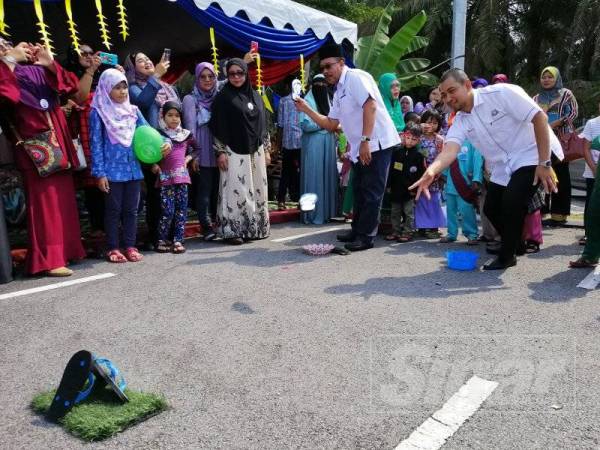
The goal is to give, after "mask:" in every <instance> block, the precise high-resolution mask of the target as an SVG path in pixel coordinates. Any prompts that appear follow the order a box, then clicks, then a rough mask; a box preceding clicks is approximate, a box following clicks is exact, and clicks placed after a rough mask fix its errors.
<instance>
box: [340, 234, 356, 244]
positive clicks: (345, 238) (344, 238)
mask: <svg viewBox="0 0 600 450" xmlns="http://www.w3.org/2000/svg"><path fill="white" fill-rule="evenodd" d="M335 238H336V239H337V240H338V241H340V242H354V241H355V240H356V235H355V234H354V233H352V232H350V233H344V234H338V235H337V236H336V237H335Z"/></svg>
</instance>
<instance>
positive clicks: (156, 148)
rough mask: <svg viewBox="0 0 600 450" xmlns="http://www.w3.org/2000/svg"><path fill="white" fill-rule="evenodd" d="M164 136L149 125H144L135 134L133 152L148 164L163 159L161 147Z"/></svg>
mask: <svg viewBox="0 0 600 450" xmlns="http://www.w3.org/2000/svg"><path fill="white" fill-rule="evenodd" d="M162 145H163V138H162V137H161V135H160V133H159V132H158V131H156V130H155V129H154V128H152V127H151V126H149V125H142V126H141V127H138V128H137V129H136V130H135V134H134V135H133V152H134V153H135V156H137V159H139V160H140V161H141V162H143V163H146V164H154V163H157V162H159V161H160V160H161V158H162V153H161V151H160V148H161V147H162Z"/></svg>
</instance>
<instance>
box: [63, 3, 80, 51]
mask: <svg viewBox="0 0 600 450" xmlns="http://www.w3.org/2000/svg"><path fill="white" fill-rule="evenodd" d="M65 10H66V11H67V24H68V25H69V33H70V34H71V42H72V43H73V49H74V50H75V51H76V52H77V54H78V55H80V54H81V50H79V36H77V28H76V26H75V22H74V21H73V8H71V0H65Z"/></svg>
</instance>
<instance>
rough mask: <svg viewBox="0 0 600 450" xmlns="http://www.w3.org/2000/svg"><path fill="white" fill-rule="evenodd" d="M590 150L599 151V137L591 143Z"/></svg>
mask: <svg viewBox="0 0 600 450" xmlns="http://www.w3.org/2000/svg"><path fill="white" fill-rule="evenodd" d="M592 148H593V149H594V150H600V136H596V139H594V140H593V141H592Z"/></svg>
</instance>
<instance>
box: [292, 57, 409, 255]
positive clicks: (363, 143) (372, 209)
mask: <svg viewBox="0 0 600 450" xmlns="http://www.w3.org/2000/svg"><path fill="white" fill-rule="evenodd" d="M319 58H320V60H321V62H320V64H321V70H322V71H323V74H324V75H325V79H326V80H327V83H329V84H330V85H334V86H335V88H336V91H335V94H334V96H333V102H332V106H331V109H330V111H329V115H328V116H323V115H321V114H319V113H317V112H316V111H313V110H312V109H311V108H310V106H308V104H307V103H306V102H305V101H304V100H303V99H299V100H296V108H297V109H298V111H301V112H303V113H305V114H306V115H308V116H309V117H310V118H311V119H312V120H313V121H314V122H315V123H316V124H317V125H319V126H320V127H321V128H324V129H326V130H329V131H335V130H337V129H338V128H339V126H340V125H341V127H342V129H343V130H344V133H345V134H346V137H347V138H348V143H349V144H350V157H351V159H352V163H353V170H354V179H353V186H354V210H353V220H352V231H351V232H350V233H348V234H346V235H339V236H338V240H340V241H342V242H347V244H346V249H348V250H350V251H360V250H366V249H369V248H371V247H373V239H374V237H375V236H376V234H377V228H378V226H379V212H380V211H379V210H380V208H381V201H382V199H383V194H384V191H385V184H386V181H387V175H388V172H389V166H390V160H391V155H392V148H393V147H395V146H397V145H399V144H400V138H399V136H398V132H397V131H396V127H395V126H394V123H393V122H392V119H391V118H390V116H389V114H388V112H387V110H386V108H385V105H384V103H383V99H382V98H381V94H380V93H379V89H378V87H377V84H376V83H375V80H374V79H373V77H372V76H371V75H370V74H368V73H367V72H364V71H362V70H359V69H349V68H348V67H346V65H345V62H344V58H343V54H342V50H341V47H340V46H337V45H328V46H325V47H323V48H321V50H320V51H319Z"/></svg>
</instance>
